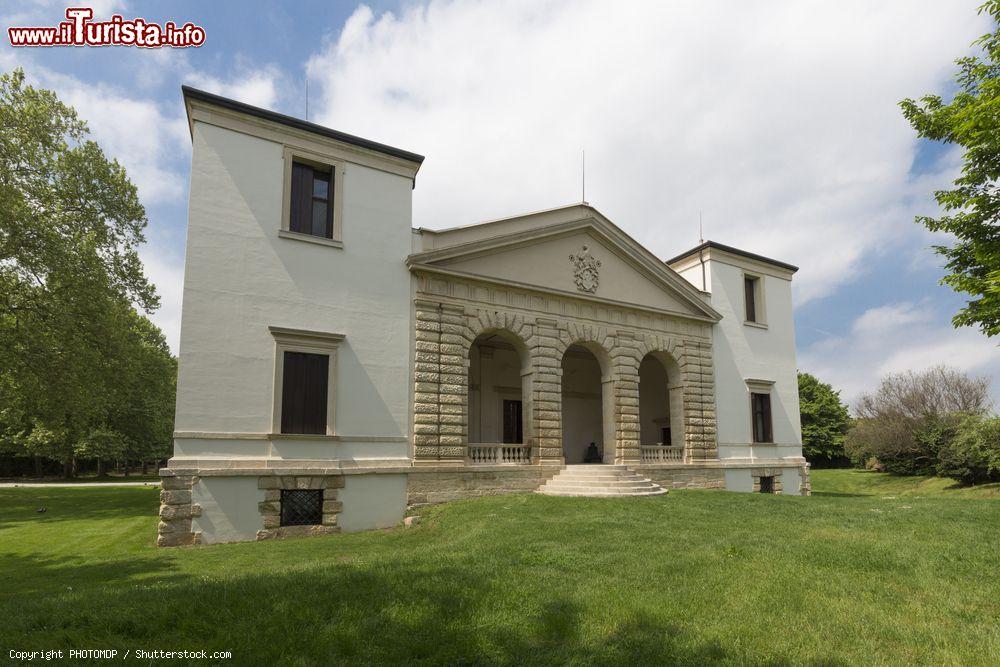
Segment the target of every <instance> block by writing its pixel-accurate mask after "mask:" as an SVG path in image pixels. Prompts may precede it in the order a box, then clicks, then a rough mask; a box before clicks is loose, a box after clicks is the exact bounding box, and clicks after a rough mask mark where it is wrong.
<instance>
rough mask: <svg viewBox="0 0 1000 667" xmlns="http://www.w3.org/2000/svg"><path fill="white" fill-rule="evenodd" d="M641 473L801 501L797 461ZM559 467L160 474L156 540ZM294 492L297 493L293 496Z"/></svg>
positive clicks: (532, 479)
mask: <svg viewBox="0 0 1000 667" xmlns="http://www.w3.org/2000/svg"><path fill="white" fill-rule="evenodd" d="M630 467H631V468H632V469H633V470H635V471H636V472H637V473H639V474H640V475H642V476H644V477H647V478H649V479H650V480H652V481H653V482H655V483H657V484H659V485H660V486H662V487H664V488H666V489H668V490H671V489H728V490H730V491H743V492H762V491H767V492H770V493H783V494H791V495H809V494H810V492H811V486H810V480H809V465H808V464H807V463H804V462H801V461H769V462H722V461H705V462H701V463H687V464H684V463H661V464H637V465H634V466H630ZM562 468H563V466H562V465H561V464H552V465H523V466H450V465H438V466H431V465H423V466H409V465H405V466H381V467H374V468H366V467H352V468H337V467H330V463H326V464H325V465H324V466H322V467H321V466H306V467H302V468H291V467H279V468H268V467H256V466H251V467H242V468H236V467H231V468H205V467H197V468H194V467H190V468H164V469H163V470H161V471H160V478H161V481H162V485H163V486H162V490H161V492H160V503H161V504H160V522H159V525H158V531H157V532H158V536H157V541H156V544H157V546H161V547H173V546H188V545H193V544H212V543H219V542H234V541H248V540H264V539H276V538H277V539H281V538H288V537H304V536H311V535H327V534H331V533H337V532H341V531H342V530H343V531H344V532H350V531H356V530H368V529H372V528H387V527H391V526H394V525H397V524H398V523H399V522H400V521H401V520H402V518H403V514H404V512H405V509H406V508H407V507H417V506H421V505H428V504H434V503H443V502H449V501H452V500H463V499H466V498H477V497H481V496H493V495H500V494H506V493H530V492H534V491H537V490H538V488H539V487H541V486H542V485H543V484H545V482H547V481H548V480H549V479H551V478H552V477H554V476H555V475H556V474H557V473H558V472H559V471H560V470H562ZM293 490H300V491H304V490H309V491H315V492H318V493H321V494H322V495H321V499H320V498H319V497H316V496H314V497H313V500H314V501H315V502H318V503H321V509H318V508H317V509H316V512H319V513H320V514H319V516H317V517H316V518H315V523H311V524H309V525H282V507H281V503H282V502H283V500H282V498H283V495H282V492H283V491H293ZM300 495H301V494H300Z"/></svg>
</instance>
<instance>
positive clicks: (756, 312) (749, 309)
mask: <svg viewBox="0 0 1000 667" xmlns="http://www.w3.org/2000/svg"><path fill="white" fill-rule="evenodd" d="M743 322H744V323H745V324H751V325H754V326H758V327H762V328H766V327H767V320H766V319H765V317H764V278H763V277H761V276H755V275H751V274H749V273H744V274H743Z"/></svg>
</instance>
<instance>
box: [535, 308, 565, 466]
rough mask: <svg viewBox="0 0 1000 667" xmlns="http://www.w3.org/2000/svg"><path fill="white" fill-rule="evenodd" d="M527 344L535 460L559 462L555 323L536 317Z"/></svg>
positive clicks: (559, 374) (559, 360) (558, 366)
mask: <svg viewBox="0 0 1000 667" xmlns="http://www.w3.org/2000/svg"><path fill="white" fill-rule="evenodd" d="M535 325H536V326H535V334H534V336H532V338H531V340H530V341H529V348H530V350H531V363H532V367H533V369H534V376H533V378H532V383H531V388H532V407H533V410H532V417H531V419H532V431H533V432H534V433H536V434H537V437H538V459H539V461H541V462H543V463H555V462H560V461H561V460H562V354H561V352H560V342H559V330H558V328H557V323H556V321H555V320H550V319H547V318H542V317H539V318H537V319H536V320H535Z"/></svg>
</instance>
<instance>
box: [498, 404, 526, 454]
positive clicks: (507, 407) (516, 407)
mask: <svg viewBox="0 0 1000 667" xmlns="http://www.w3.org/2000/svg"><path fill="white" fill-rule="evenodd" d="M523 438H524V435H523V432H522V427H521V401H510V400H506V399H505V400H504V402H503V441H504V442H505V443H510V444H521V443H523V442H524V440H523Z"/></svg>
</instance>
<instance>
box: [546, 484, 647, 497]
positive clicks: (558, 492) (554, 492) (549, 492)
mask: <svg viewBox="0 0 1000 667" xmlns="http://www.w3.org/2000/svg"><path fill="white" fill-rule="evenodd" d="M666 492H667V490H666V489H664V488H663V487H659V486H658V487H656V488H655V489H652V490H649V491H631V492H629V493H623V492H620V491H619V492H610V493H609V492H600V491H591V492H588V493H580V492H579V491H562V490H554V489H544V488H543V489H539V490H538V493H540V494H542V495H543V496H572V497H577V498H579V497H585V498H636V497H639V496H662V495H664V494H665V493H666Z"/></svg>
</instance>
